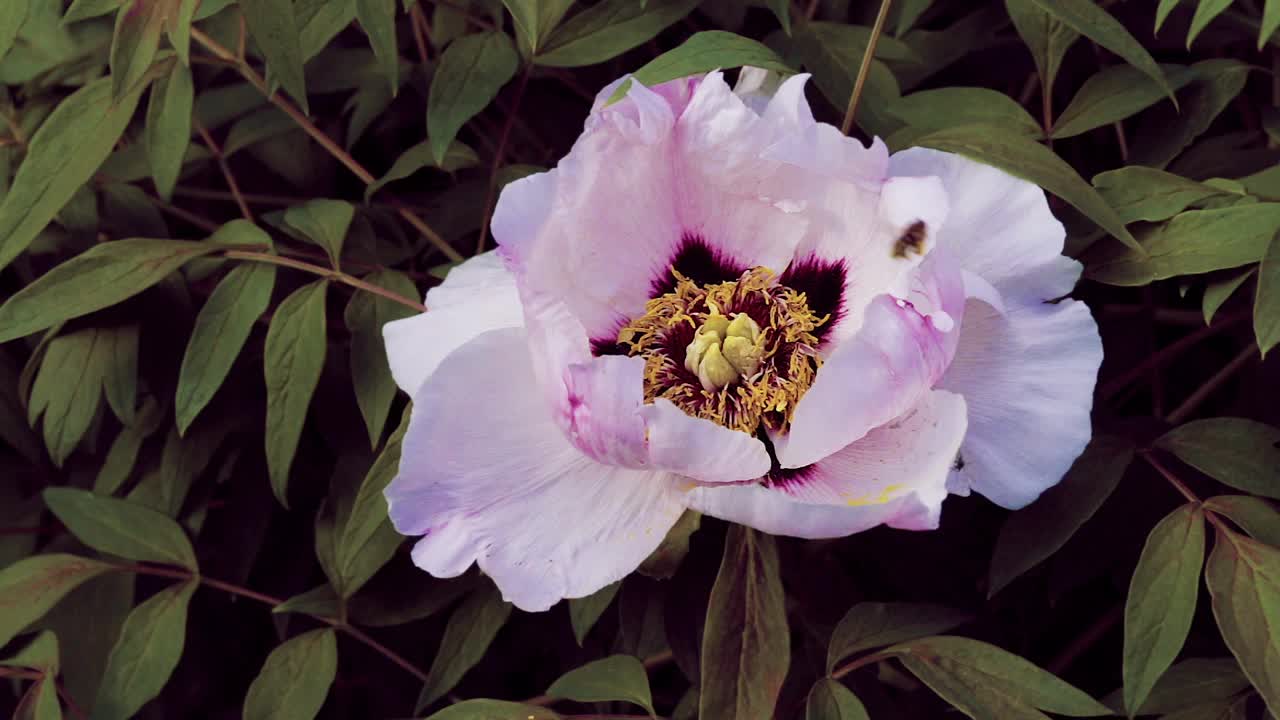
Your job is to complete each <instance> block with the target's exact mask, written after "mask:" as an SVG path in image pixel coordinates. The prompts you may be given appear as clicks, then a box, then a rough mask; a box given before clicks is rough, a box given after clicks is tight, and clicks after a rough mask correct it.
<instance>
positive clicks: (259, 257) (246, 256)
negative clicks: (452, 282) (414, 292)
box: [223, 250, 427, 312]
mask: <svg viewBox="0 0 1280 720" xmlns="http://www.w3.org/2000/svg"><path fill="white" fill-rule="evenodd" d="M223 257H226V258H228V259H231V260H250V261H252V262H264V263H271V264H272V265H283V266H285V267H291V268H293V269H295V270H302V271H303V272H308V273H311V274H312V275H318V276H320V277H323V278H327V279H329V280H336V281H337V282H340V283H343V284H344V285H350V286H351V287H353V288H359V289H360V290H364V291H365V292H371V293H373V294H374V295H379V296H381V297H384V298H386V299H388V300H391V301H393V302H398V303H400V304H401V305H404V306H405V307H409V308H413V309H414V310H417V311H418V312H426V311H427V306H426V305H423V304H422V303H420V302H418V301H417V300H414V299H412V298H407V297H405V296H403V295H400V294H398V293H394V292H392V291H390V290H388V289H386V288H384V287H378V286H377V285H374V284H372V283H367V282H365V281H364V280H361V279H360V278H357V277H353V276H351V275H348V274H346V273H344V272H342V271H341V270H334V269H332V268H327V267H324V266H321V265H315V264H312V263H309V262H303V261H301V260H295V259H293V258H289V257H283V256H280V255H272V254H271V253H266V252H258V251H255V250H228V251H226V252H225V253H223Z"/></svg>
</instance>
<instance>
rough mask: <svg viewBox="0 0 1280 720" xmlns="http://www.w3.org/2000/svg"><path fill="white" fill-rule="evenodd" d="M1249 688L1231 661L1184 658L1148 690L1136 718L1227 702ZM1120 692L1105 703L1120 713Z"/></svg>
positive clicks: (1108, 698) (1121, 711) (1246, 680)
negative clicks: (1148, 693)
mask: <svg viewBox="0 0 1280 720" xmlns="http://www.w3.org/2000/svg"><path fill="white" fill-rule="evenodd" d="M1247 687H1249V679H1248V678H1246V677H1245V676H1244V673H1242V672H1241V671H1240V665H1239V663H1237V662H1236V661H1235V658H1229V657H1228V658H1188V659H1186V660H1183V661H1182V662H1179V663H1177V664H1176V665H1174V666H1173V667H1171V668H1169V671H1168V672H1166V673H1165V674H1164V675H1161V676H1160V679H1159V680H1157V681H1156V686H1155V687H1154V688H1152V689H1151V694H1150V695H1148V696H1147V700H1146V702H1144V703H1142V707H1141V708H1139V709H1138V712H1137V713H1136V714H1138V715H1163V714H1165V713H1172V712H1177V711H1179V710H1186V709H1188V708H1193V707H1196V706H1202V705H1205V704H1207V703H1214V702H1228V701H1230V700H1231V698H1232V697H1233V696H1234V695H1236V694H1237V693H1239V692H1240V691H1242V690H1244V689H1245V688H1247ZM1122 694H1123V691H1122V690H1117V691H1115V692H1114V693H1112V694H1111V695H1108V696H1107V701H1106V704H1107V705H1110V706H1112V707H1115V708H1116V711H1117V714H1121V713H1123V712H1124V710H1123V706H1122V705H1121V703H1122V700H1121V696H1122Z"/></svg>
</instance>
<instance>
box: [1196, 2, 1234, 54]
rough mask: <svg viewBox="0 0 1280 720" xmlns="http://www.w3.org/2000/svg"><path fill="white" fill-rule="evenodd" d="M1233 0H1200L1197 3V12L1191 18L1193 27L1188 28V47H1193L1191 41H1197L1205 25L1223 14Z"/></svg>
mask: <svg viewBox="0 0 1280 720" xmlns="http://www.w3.org/2000/svg"><path fill="white" fill-rule="evenodd" d="M1231 2H1232V0H1199V2H1198V3H1196V14H1195V15H1194V16H1192V18H1191V28H1190V29H1189V30H1187V49H1188V50H1190V49H1191V43H1193V42H1195V39H1196V36H1198V35H1199V34H1200V31H1201V30H1204V28H1205V26H1206V25H1208V24H1209V23H1211V22H1213V19H1214V18H1216V17H1218V16H1219V15H1221V14H1222V11H1223V10H1226V9H1227V8H1228V7H1230V6H1231Z"/></svg>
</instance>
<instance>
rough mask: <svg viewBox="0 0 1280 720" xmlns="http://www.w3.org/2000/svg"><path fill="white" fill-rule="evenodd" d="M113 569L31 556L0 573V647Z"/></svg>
mask: <svg viewBox="0 0 1280 720" xmlns="http://www.w3.org/2000/svg"><path fill="white" fill-rule="evenodd" d="M112 569H113V568H112V566H111V565H107V564H106V563H100V562H98V561H96V560H90V559H88V558H82V557H77V556H75V555H64V554H62V553H52V554H46V555H33V556H31V557H29V558H24V559H22V560H19V561H18V562H16V563H14V564H12V565H10V566H9V567H7V568H4V569H3V570H0V646H3V645H7V644H8V643H9V641H10V640H12V639H13V636H14V635H17V634H18V633H19V632H21V631H22V629H23V628H25V627H26V626H27V625H28V624H30V623H32V622H34V621H36V620H39V619H40V618H41V617H43V616H44V614H45V613H46V612H48V611H49V608H51V607H53V606H54V605H55V604H57V602H58V601H59V600H61V599H62V598H63V596H65V595H66V594H67V593H69V592H71V591H72V590H74V589H76V587H78V586H79V585H80V584H81V583H83V582H85V581H86V580H90V579H92V578H94V577H97V576H98V575H101V574H102V573H104V572H106V571H108V570H112Z"/></svg>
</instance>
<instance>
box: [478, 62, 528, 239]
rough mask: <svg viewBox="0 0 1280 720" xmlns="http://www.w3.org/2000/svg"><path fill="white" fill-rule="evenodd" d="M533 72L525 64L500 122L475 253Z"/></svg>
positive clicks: (485, 228) (490, 213)
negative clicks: (517, 115)
mask: <svg viewBox="0 0 1280 720" xmlns="http://www.w3.org/2000/svg"><path fill="white" fill-rule="evenodd" d="M532 73H533V65H532V64H528V65H525V67H524V71H523V72H521V73H520V80H519V81H518V83H517V84H516V92H515V97H514V98H513V99H512V101H511V109H510V110H509V111H508V112H507V121H506V122H505V123H503V124H502V134H501V135H500V136H498V147H497V149H496V150H494V151H493V166H492V167H490V169H489V189H488V191H487V192H486V193H485V198H484V216H483V218H482V219H481V220H480V238H479V239H478V240H476V254H477V255H479V254H480V253H482V252H484V246H485V243H486V242H487V241H488V238H489V221H490V220H492V219H493V201H494V194H495V193H496V192H497V190H498V170H499V169H501V168H502V159H503V155H505V154H506V151H507V140H508V139H509V138H510V137H511V126H513V125H515V121H516V113H517V112H518V111H519V110H520V101H521V100H522V99H524V90H525V88H526V87H528V85H529V75H531V74H532Z"/></svg>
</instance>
